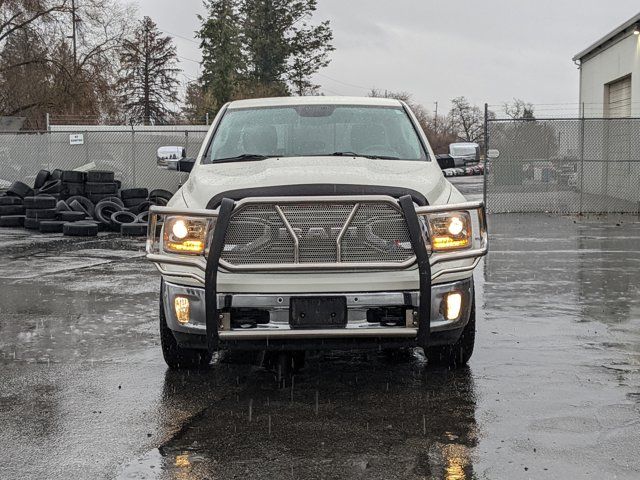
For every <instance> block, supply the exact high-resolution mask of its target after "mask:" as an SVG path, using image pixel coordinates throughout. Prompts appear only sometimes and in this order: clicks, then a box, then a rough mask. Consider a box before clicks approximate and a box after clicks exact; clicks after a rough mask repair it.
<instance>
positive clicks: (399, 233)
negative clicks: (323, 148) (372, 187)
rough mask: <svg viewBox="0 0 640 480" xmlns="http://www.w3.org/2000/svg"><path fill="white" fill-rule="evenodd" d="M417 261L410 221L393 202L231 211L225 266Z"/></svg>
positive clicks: (337, 265)
mask: <svg viewBox="0 0 640 480" xmlns="http://www.w3.org/2000/svg"><path fill="white" fill-rule="evenodd" d="M414 260H415V255H414V253H413V249H412V247H411V240H410V237H409V231H408V229H407V225H406V222H405V220H404V217H403V215H402V212H401V211H400V210H399V208H397V206H395V205H394V204H392V203H391V202H385V201H371V202H367V201H358V202H356V201H349V202H346V201H335V202H327V201H323V202H317V203H308V202H300V203H281V204H275V203H260V202H256V203H244V204H242V205H241V206H239V207H238V208H237V209H236V210H235V211H234V213H233V214H232V216H231V220H230V224H229V227H228V229H227V233H226V237H225V245H224V250H223V253H222V256H221V265H222V266H223V267H224V266H226V267H228V268H233V267H237V268H244V269H260V268H264V269H268V268H273V267H274V266H275V267H276V268H287V267H292V268H296V267H297V268H302V267H311V266H313V267H318V268H322V267H328V268H341V267H344V268H377V267H381V268H390V267H391V268H394V267H395V268H398V267H402V266H408V265H410V264H411V263H413V261H414Z"/></svg>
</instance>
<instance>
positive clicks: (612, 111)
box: [607, 76, 631, 118]
mask: <svg viewBox="0 0 640 480" xmlns="http://www.w3.org/2000/svg"><path fill="white" fill-rule="evenodd" d="M607 90H608V97H609V98H608V104H607V116H608V117H610V118H623V117H630V116H631V76H628V77H625V78H623V79H622V80H618V81H615V82H612V83H610V84H608V85H607Z"/></svg>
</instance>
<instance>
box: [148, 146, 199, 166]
mask: <svg viewBox="0 0 640 480" xmlns="http://www.w3.org/2000/svg"><path fill="white" fill-rule="evenodd" d="M156 160H157V163H158V168H162V169H164V170H175V171H177V172H190V171H191V169H192V168H193V165H194V164H195V162H196V161H195V159H193V158H187V150H186V149H185V148H184V147H160V148H159V149H158V153H157V155H156Z"/></svg>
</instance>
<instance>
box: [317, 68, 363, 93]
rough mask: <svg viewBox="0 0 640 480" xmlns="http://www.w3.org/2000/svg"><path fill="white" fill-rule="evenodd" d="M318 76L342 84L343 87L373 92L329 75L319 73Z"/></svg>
mask: <svg viewBox="0 0 640 480" xmlns="http://www.w3.org/2000/svg"><path fill="white" fill-rule="evenodd" d="M316 75H318V76H320V77H324V78H327V79H329V80H332V81H334V82H337V83H341V84H342V85H346V86H347V87H353V88H360V89H362V90H371V87H363V86H362V85H355V84H353V83H347V82H343V81H342V80H338V79H337V78H333V77H330V76H329V75H325V74H324V73H320V72H317V73H316Z"/></svg>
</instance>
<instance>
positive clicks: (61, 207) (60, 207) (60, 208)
mask: <svg viewBox="0 0 640 480" xmlns="http://www.w3.org/2000/svg"><path fill="white" fill-rule="evenodd" d="M70 211H71V209H70V208H69V205H67V202H65V201H64V200H59V201H58V203H56V212H58V213H60V212H70Z"/></svg>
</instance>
